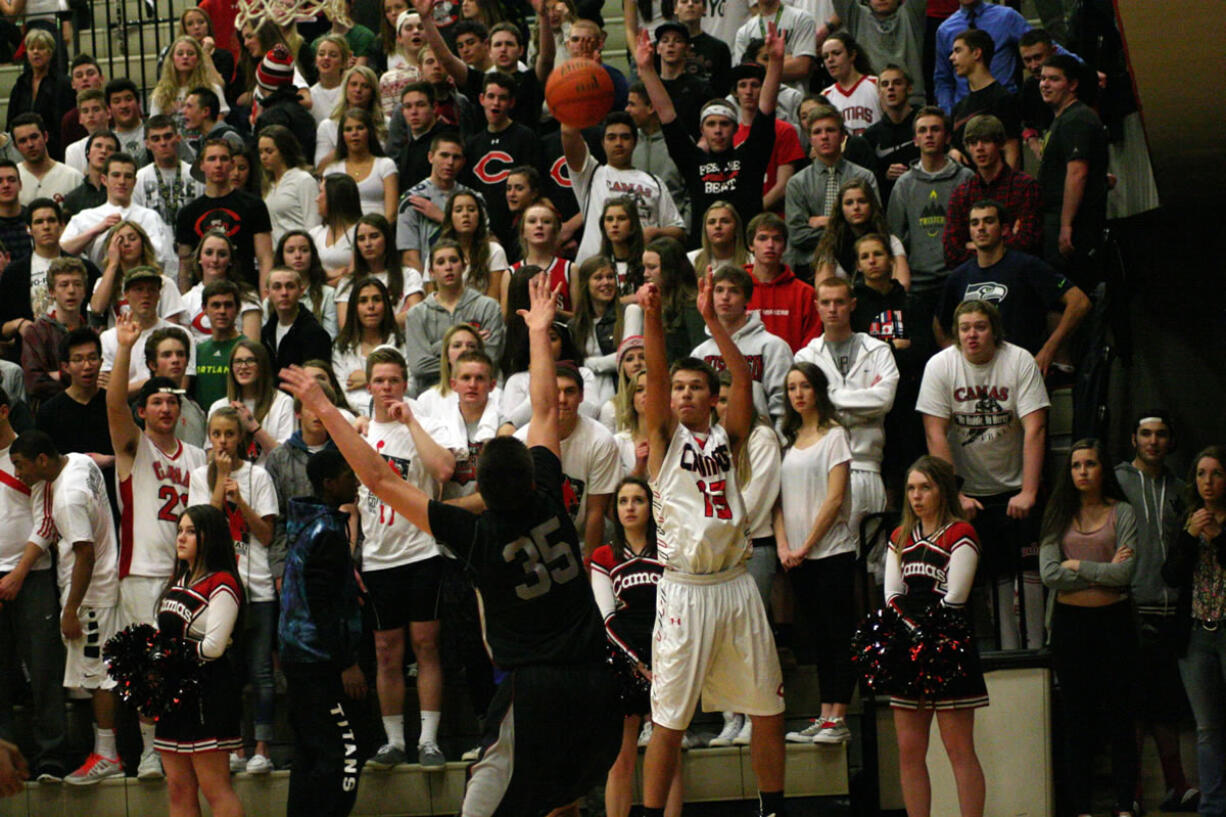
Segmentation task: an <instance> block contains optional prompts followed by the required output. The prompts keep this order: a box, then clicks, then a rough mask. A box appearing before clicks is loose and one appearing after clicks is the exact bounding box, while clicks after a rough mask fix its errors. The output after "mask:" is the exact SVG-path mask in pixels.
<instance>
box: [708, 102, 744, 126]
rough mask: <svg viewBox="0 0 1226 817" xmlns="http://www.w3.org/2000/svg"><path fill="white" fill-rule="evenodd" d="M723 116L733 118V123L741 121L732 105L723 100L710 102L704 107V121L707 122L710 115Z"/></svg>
mask: <svg viewBox="0 0 1226 817" xmlns="http://www.w3.org/2000/svg"><path fill="white" fill-rule="evenodd" d="M712 116H722V117H724V118H725V119H731V120H732V122H733V124H736V122H738V121H739V119H738V117H737V115H736V111H735V110H734V109H733V107H732V106H731V105H729V104H728V103H727V102H724V101H723V100H719V101H718V102H708V103H707V104H706V105H704V106H703V108H702V121H703V122H704V123H705V122H706V121H707V118H708V117H712Z"/></svg>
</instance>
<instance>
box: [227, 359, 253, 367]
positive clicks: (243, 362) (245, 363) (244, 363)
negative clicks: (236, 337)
mask: <svg viewBox="0 0 1226 817" xmlns="http://www.w3.org/2000/svg"><path fill="white" fill-rule="evenodd" d="M257 363H258V361H257V360H256V359H255V358H253V357H236V358H234V360H231V361H230V368H232V369H245V368H247V367H249V366H255V365H257Z"/></svg>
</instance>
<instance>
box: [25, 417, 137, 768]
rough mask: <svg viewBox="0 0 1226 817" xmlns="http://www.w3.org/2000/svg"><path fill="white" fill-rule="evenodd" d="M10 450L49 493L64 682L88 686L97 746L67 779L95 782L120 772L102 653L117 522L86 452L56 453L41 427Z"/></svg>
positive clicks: (112, 624)
mask: <svg viewBox="0 0 1226 817" xmlns="http://www.w3.org/2000/svg"><path fill="white" fill-rule="evenodd" d="M9 455H10V457H11V458H12V463H13V468H14V470H15V471H16V472H17V476H18V477H20V478H21V481H22V482H24V483H26V484H27V485H35V484H37V483H39V482H45V483H46V490H47V491H48V492H49V493H50V494H51V521H52V523H53V524H54V525H55V528H56V531H57V532H58V535H59V546H58V552H57V554H56V555H57V557H58V563H57V568H56V569H57V571H58V580H59V586H60V599H61V604H62V607H63V610H62V612H61V614H60V633H61V634H62V636H63V638H64V646H65V648H66V652H67V656H66V661H65V665H64V681H63V683H64V686H66V687H81V688H83V689H87V690H90V691H92V693H93V709H94V722H95V725H94V751H93V752H92V753H91V754H90V756H89V757H88V758H86V760H85V763H84V765H82V766H81V768H79V769H77V770H76V771H75V772H73V773H72V774H70V775H68V776H67V777H65V778H64V782H65V783H69V784H73V785H86V784H91V783H97V782H98V781H99V780H102V779H103V778H105V777H116V776H119V775H122V774H123V766H122V765H121V764H120V762H119V752H118V751H117V750H116V747H115V703H116V700H117V699H116V696H115V693H114V692H113V691H112V690H113V689H114V687H115V681H114V679H112V678H111V677H109V676H108V675H107V672H106V662H105V661H104V660H103V658H102V646H103V645H104V644H105V643H106V642H107V639H109V638H110V637H111V636H113V635H114V634H115V632H116V630H118V629H119V626H118V621H117V618H116V603H117V602H118V600H119V577H118V575H117V573H118V571H117V568H116V554H115V521H114V520H113V519H112V518H111V506H110V501H109V500H108V498H107V494H106V483H105V481H104V479H103V477H102V471H101V470H100V469H99V468H98V466H97V464H96V463H95V462H94V461H93V460H92V459H90V457H89V455H87V454H68V455H67V456H64V455H61V454H60V452H59V450H58V449H56V447H55V443H54V442H53V441H52V440H51V438H50V437H49V436H47V435H46V434H45V433H43V432H41V431H27V432H25V433H24V434H22V435H21V436H20V437H18V438H17V439H16V440H14V441H13V444H12V446H10V448H9Z"/></svg>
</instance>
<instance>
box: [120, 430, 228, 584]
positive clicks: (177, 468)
mask: <svg viewBox="0 0 1226 817" xmlns="http://www.w3.org/2000/svg"><path fill="white" fill-rule="evenodd" d="M207 462H208V460H207V458H206V457H205V455H204V452H203V451H201V450H200V449H199V448H197V447H196V446H194V445H189V444H187V443H183V442H179V443H178V447H177V448H176V449H175V450H174V451H171V452H169V453H167V452H165V451H163V450H162V449H160V448H158V447H157V445H155V444H154V442H153V440H151V439H149V436H148V435H147V434H141V435H140V438H139V440H138V441H137V443H136V458H135V460H134V461H133V463H132V473H131V474H129V475H128V478H127V479H121V480H119V578H121V579H123V578H125V577H127V576H145V577H147V578H152V579H161V578H170V576H171V574H173V573H174V570H175V539H177V538H178V536H179V517H180V516H181V515H182V513H183V511H184V510H185V509H186V508H187V495H188V491H189V490H190V488H191V481H192V469H194V468H199V467H200V466H202V465H205V464H206V463H207Z"/></svg>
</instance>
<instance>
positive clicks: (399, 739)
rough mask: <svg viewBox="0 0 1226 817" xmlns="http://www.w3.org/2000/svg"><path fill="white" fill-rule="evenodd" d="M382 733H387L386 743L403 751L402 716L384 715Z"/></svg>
mask: <svg viewBox="0 0 1226 817" xmlns="http://www.w3.org/2000/svg"><path fill="white" fill-rule="evenodd" d="M383 731H384V732H387V742H388V743H390V744H391V745H393V746H395V747H396V748H397V749H404V715H384V716H383Z"/></svg>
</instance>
